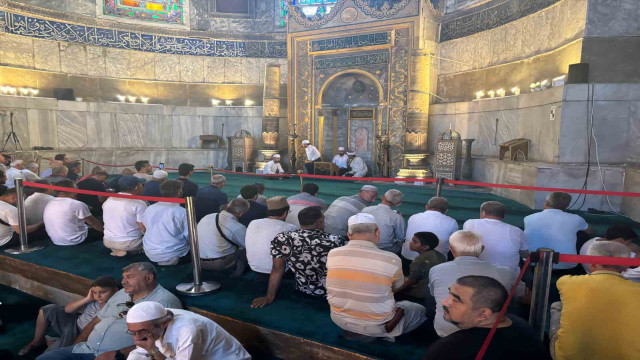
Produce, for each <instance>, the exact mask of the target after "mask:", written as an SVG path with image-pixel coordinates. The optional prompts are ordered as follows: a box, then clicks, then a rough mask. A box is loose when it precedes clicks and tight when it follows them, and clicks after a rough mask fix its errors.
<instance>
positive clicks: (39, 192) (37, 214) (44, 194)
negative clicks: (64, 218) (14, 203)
mask: <svg viewBox="0 0 640 360" xmlns="http://www.w3.org/2000/svg"><path fill="white" fill-rule="evenodd" d="M36 183H37V184H42V185H51V184H50V183H49V182H48V181H47V180H44V179H42V180H38V181H36ZM52 193H53V190H50V189H43V188H33V194H31V196H29V197H28V198H27V199H26V200H25V201H24V208H25V212H26V213H27V225H33V224H37V223H41V222H42V214H43V213H44V208H45V207H46V206H47V204H48V203H49V201H51V200H52V199H53V195H51V194H52Z"/></svg>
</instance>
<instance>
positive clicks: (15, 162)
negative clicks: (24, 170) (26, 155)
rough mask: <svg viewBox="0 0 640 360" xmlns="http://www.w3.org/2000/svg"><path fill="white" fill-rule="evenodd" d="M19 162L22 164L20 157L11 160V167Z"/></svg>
mask: <svg viewBox="0 0 640 360" xmlns="http://www.w3.org/2000/svg"><path fill="white" fill-rule="evenodd" d="M20 164H24V160H20V159H17V160H13V161H12V162H11V167H14V166H17V165H20Z"/></svg>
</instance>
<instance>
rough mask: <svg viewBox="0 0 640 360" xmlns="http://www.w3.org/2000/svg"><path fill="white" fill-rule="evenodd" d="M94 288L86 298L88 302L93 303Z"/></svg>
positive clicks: (90, 289)
mask: <svg viewBox="0 0 640 360" xmlns="http://www.w3.org/2000/svg"><path fill="white" fill-rule="evenodd" d="M92 290H93V288H89V293H87V296H85V297H84V299H85V300H86V301H93V291H92Z"/></svg>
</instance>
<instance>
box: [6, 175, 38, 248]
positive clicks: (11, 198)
mask: <svg viewBox="0 0 640 360" xmlns="http://www.w3.org/2000/svg"><path fill="white" fill-rule="evenodd" d="M17 202H18V199H17V196H16V189H15V188H13V189H8V188H7V187H6V186H4V185H0V246H4V245H6V246H7V247H9V246H12V245H16V244H18V243H19V242H20V226H19V222H18V209H17V208H16V204H17ZM41 227H42V221H40V222H38V223H35V224H33V225H27V233H32V232H34V231H36V230H38V229H39V228H41Z"/></svg>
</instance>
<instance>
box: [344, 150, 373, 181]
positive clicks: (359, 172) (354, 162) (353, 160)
mask: <svg viewBox="0 0 640 360" xmlns="http://www.w3.org/2000/svg"><path fill="white" fill-rule="evenodd" d="M347 156H348V157H349V160H348V161H347V172H345V174H344V175H343V176H349V177H351V176H353V177H364V176H365V175H367V171H369V169H368V168H367V164H365V162H364V160H362V158H361V157H359V156H357V155H356V152H355V151H353V150H351V151H349V152H347Z"/></svg>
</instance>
